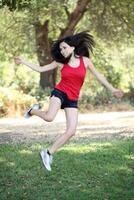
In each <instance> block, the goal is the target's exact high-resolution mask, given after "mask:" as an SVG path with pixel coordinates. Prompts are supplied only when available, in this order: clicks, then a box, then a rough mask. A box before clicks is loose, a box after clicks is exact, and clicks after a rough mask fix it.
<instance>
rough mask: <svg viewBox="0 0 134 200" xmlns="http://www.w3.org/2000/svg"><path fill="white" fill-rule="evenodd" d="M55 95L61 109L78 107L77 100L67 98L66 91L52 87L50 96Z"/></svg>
mask: <svg viewBox="0 0 134 200" xmlns="http://www.w3.org/2000/svg"><path fill="white" fill-rule="evenodd" d="M52 96H55V97H58V98H59V99H60V100H61V109H64V108H78V105H77V104H78V101H73V100H70V99H68V97H67V95H66V93H64V92H62V91H60V90H58V89H57V88H54V90H52V92H51V97H52Z"/></svg>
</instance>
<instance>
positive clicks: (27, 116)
mask: <svg viewBox="0 0 134 200" xmlns="http://www.w3.org/2000/svg"><path fill="white" fill-rule="evenodd" d="M39 109H40V106H39V104H34V105H33V106H32V107H30V108H29V109H28V110H27V111H26V112H25V114H24V117H25V118H27V119H28V118H30V117H31V116H32V115H31V114H30V112H31V110H39Z"/></svg>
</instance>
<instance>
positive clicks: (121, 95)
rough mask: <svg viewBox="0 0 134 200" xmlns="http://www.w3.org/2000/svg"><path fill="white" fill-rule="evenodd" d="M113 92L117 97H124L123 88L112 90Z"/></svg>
mask: <svg viewBox="0 0 134 200" xmlns="http://www.w3.org/2000/svg"><path fill="white" fill-rule="evenodd" d="M112 93H113V95H114V96H115V97H117V98H122V97H123V95H124V92H123V91H122V90H120V89H116V88H115V89H114V90H113V91H112Z"/></svg>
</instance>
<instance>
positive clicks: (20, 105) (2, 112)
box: [0, 87, 36, 117]
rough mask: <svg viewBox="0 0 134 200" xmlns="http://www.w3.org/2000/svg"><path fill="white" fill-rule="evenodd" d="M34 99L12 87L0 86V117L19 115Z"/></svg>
mask: <svg viewBox="0 0 134 200" xmlns="http://www.w3.org/2000/svg"><path fill="white" fill-rule="evenodd" d="M35 102H36V99H35V98H34V97H32V96H30V95H26V94H24V93H23V92H22V91H17V90H15V89H12V88H3V87H0V117H3V116H7V115H8V116H14V115H15V114H17V115H21V114H22V112H23V111H24V110H25V109H26V108H27V107H29V106H31V104H33V103H35Z"/></svg>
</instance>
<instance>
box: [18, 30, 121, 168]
mask: <svg viewBox="0 0 134 200" xmlns="http://www.w3.org/2000/svg"><path fill="white" fill-rule="evenodd" d="M93 47H94V40H93V36H92V35H90V34H89V33H88V32H86V31H84V32H81V33H78V34H74V35H71V36H67V37H65V38H62V39H59V40H56V41H55V42H54V43H53V45H52V48H51V55H52V58H53V62H52V63H50V64H47V65H45V66H39V65H35V64H32V63H30V62H28V61H27V60H25V59H23V58H21V57H17V58H15V63H16V64H24V65H26V66H28V67H29V68H31V69H32V70H35V71H37V72H40V73H41V72H46V71H49V70H53V69H55V68H57V67H59V68H60V71H61V80H60V82H59V83H58V84H57V85H55V87H54V89H53V90H52V92H51V95H50V102H49V107H48V110H47V111H41V110H40V109H39V105H38V104H34V105H33V106H32V107H31V108H29V110H28V111H27V112H26V113H25V117H27V118H28V117H31V116H33V115H36V116H38V117H40V118H42V119H43V120H45V121H47V122H51V121H53V120H54V118H55V116H56V114H57V112H58V110H59V109H60V108H61V109H64V111H65V115H66V131H65V133H64V134H63V135H62V136H60V137H59V138H58V139H57V140H56V141H55V142H54V144H53V145H52V146H50V147H49V148H48V149H45V150H42V151H41V152H40V155H41V158H42V161H43V164H44V166H45V167H46V169H47V170H49V171H51V164H52V156H53V154H54V153H55V152H56V151H57V150H58V149H59V148H60V147H61V146H63V145H64V144H65V143H66V142H67V141H68V140H69V139H70V138H71V137H72V136H74V135H75V132H76V127H77V123H78V105H77V104H78V99H79V93H80V89H81V87H82V85H83V82H84V79H85V75H86V71H87V69H89V70H90V71H91V72H92V73H93V75H94V76H95V77H96V78H97V80H98V81H99V82H100V83H101V84H102V85H104V86H105V87H106V88H107V89H108V90H110V91H111V93H112V94H113V95H114V96H115V97H117V98H121V97H122V96H123V92H122V91H121V90H120V89H116V88H114V87H113V86H112V85H111V84H110V83H109V82H108V81H107V80H106V78H105V77H104V76H103V75H102V74H101V73H100V72H98V71H97V70H96V68H95V66H94V65H93V63H92V61H91V60H90V52H93Z"/></svg>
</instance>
